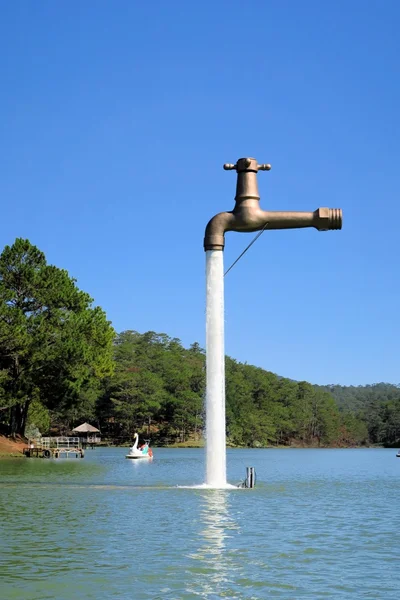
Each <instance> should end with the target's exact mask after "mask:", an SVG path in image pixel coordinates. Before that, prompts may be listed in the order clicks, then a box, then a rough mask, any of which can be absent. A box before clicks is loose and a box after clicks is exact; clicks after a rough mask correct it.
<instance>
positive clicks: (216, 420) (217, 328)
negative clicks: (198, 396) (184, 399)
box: [206, 250, 230, 488]
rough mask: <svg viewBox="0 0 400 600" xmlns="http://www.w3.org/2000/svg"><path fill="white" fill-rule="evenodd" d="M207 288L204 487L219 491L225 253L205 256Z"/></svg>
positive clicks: (223, 462)
mask: <svg viewBox="0 0 400 600" xmlns="http://www.w3.org/2000/svg"><path fill="white" fill-rule="evenodd" d="M206 286H207V299H206V306H207V308H206V314H207V317H206V371H207V378H206V485H208V486H210V487H215V488H222V487H227V482H226V440H225V350H224V253H223V252H222V251H221V250H208V251H207V252H206ZM229 487H230V486H229Z"/></svg>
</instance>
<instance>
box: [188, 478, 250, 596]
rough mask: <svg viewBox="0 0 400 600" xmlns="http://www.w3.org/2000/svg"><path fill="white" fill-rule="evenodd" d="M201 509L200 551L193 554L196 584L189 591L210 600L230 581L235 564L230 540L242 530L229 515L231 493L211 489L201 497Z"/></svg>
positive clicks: (193, 582)
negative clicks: (235, 533) (229, 543)
mask: <svg viewBox="0 0 400 600" xmlns="http://www.w3.org/2000/svg"><path fill="white" fill-rule="evenodd" d="M202 499H203V502H202V505H201V508H200V526H201V529H200V531H199V538H198V542H199V548H198V550H197V552H194V553H191V554H190V555H189V558H191V559H192V560H193V566H192V567H191V571H192V572H193V574H194V578H193V581H192V582H191V584H190V586H189V587H188V592H189V593H192V594H195V595H198V596H201V597H205V598H208V597H209V594H216V593H219V591H220V590H221V589H225V587H226V585H227V584H228V583H229V582H230V575H231V574H232V570H233V565H232V559H231V554H230V552H229V551H228V548H227V543H226V542H227V539H228V538H230V537H231V536H232V532H233V531H234V530H236V531H238V529H239V527H238V525H237V523H235V521H234V519H232V517H231V516H230V515H229V511H228V500H229V492H227V491H224V490H210V491H209V493H206V494H204V496H203V497H202Z"/></svg>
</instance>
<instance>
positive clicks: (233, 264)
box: [224, 221, 268, 277]
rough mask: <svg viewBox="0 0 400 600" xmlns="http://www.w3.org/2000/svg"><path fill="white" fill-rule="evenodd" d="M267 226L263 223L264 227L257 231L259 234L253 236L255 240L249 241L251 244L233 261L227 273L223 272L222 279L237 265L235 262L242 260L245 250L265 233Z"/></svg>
mask: <svg viewBox="0 0 400 600" xmlns="http://www.w3.org/2000/svg"><path fill="white" fill-rule="evenodd" d="M267 225H268V221H267V222H266V223H265V225H264V227H263V228H262V229H261V231H259V232H258V233H257V235H256V236H255V238H253V239H252V240H251V242H250V244H249V245H248V246H247V248H245V249H244V250H243V252H242V253H241V254H239V256H238V257H237V259H236V260H235V261H234V262H233V263H232V264H231V266H230V267H229V269H228V270H227V271H225V273H224V277H226V275H228V273H229V271H230V270H231V269H233V267H234V266H235V265H236V263H237V262H239V260H240V259H241V258H242V256H243V255H244V254H246V252H247V250H249V248H250V247H251V246H252V245H253V244H254V242H256V241H257V240H258V238H259V237H260V235H261V234H262V233H264V231H265V229H266V227H267Z"/></svg>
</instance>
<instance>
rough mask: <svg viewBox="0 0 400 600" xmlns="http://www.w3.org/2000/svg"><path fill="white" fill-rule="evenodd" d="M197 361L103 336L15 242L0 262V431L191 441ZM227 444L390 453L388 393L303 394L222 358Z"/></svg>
mask: <svg viewBox="0 0 400 600" xmlns="http://www.w3.org/2000/svg"><path fill="white" fill-rule="evenodd" d="M204 394H205V353H204V350H203V349H202V348H200V346H199V344H197V343H194V344H192V345H191V346H190V348H184V347H183V346H182V344H181V342H180V340H178V339H175V338H171V337H169V336H168V335H166V334H164V333H155V332H152V331H149V332H146V333H138V332H136V331H124V332H122V333H119V334H115V332H114V330H113V328H112V326H111V324H110V323H109V322H108V321H107V319H106V315H105V313H104V312H103V311H102V310H101V309H100V308H99V307H93V306H92V299H91V298H90V297H89V295H88V294H86V293H85V292H83V291H81V290H79V289H78V287H77V286H76V282H75V280H74V279H72V278H71V277H70V276H69V275H68V273H67V272H66V271H65V270H62V269H59V268H57V267H54V266H51V265H48V264H47V262H46V259H45V256H44V255H43V253H42V252H40V250H38V249H37V248H36V247H35V246H32V244H30V242H29V241H28V240H22V239H17V240H16V241H15V243H14V244H13V245H12V246H11V247H9V246H6V247H5V249H4V251H3V253H2V254H1V256H0V431H1V432H3V433H7V434H15V433H20V434H23V433H24V432H25V433H26V432H29V431H30V432H32V431H35V430H37V429H39V430H40V431H41V433H48V432H56V431H58V432H61V433H68V432H69V431H70V430H71V429H72V428H73V427H74V426H76V425H78V424H80V423H81V422H82V421H90V422H92V423H94V424H97V426H98V427H99V428H100V429H101V431H102V434H103V436H109V437H110V438H113V439H115V440H120V441H122V440H126V441H128V440H130V439H132V435H133V433H134V431H136V430H138V431H140V432H141V433H144V434H148V435H150V436H151V438H152V441H153V442H155V443H157V442H158V443H170V442H176V441H180V442H186V441H188V440H200V439H201V437H202V434H203V426H204V414H203V410H204ZM226 418H227V439H228V443H229V444H231V445H234V446H267V445H293V444H295V445H304V446H310V445H311V446H317V445H324V446H349V445H361V444H370V443H384V444H396V443H397V442H398V441H399V438H400V389H399V387H398V386H395V385H389V384H376V385H372V386H364V387H342V386H339V385H330V386H325V387H322V386H313V385H311V384H310V383H307V382H305V381H302V382H296V381H291V380H289V379H285V378H282V377H278V376H277V375H275V374H273V373H270V372H268V371H265V370H263V369H261V368H258V367H255V366H252V365H248V364H242V363H239V362H237V361H236V360H234V359H233V358H230V357H226Z"/></svg>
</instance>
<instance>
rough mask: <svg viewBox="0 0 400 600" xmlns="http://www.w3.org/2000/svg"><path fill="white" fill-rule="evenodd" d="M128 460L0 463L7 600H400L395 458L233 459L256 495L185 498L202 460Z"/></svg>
mask: <svg viewBox="0 0 400 600" xmlns="http://www.w3.org/2000/svg"><path fill="white" fill-rule="evenodd" d="M126 451H127V450H126V449H124V448H104V449H96V450H87V452H86V456H85V458H84V460H80V459H75V458H74V459H68V460H66V459H62V460H61V459H60V460H58V461H52V460H40V459H17V460H11V459H8V460H2V461H1V460H0V598H2V599H4V600H17V599H18V600H36V599H37V600H39V599H40V600H46V599H52V600H53V599H55V600H72V599H74V600H75V599H77V600H88V599H92V598H93V599H96V600H103V599H104V600H106V599H107V600H114V599H124V600H125V599H126V600H131V599H132V600H147V599H151V600H157V599H163V600H164V599H173V600H181V599H182V600H184V599H197V598H207V599H210V600H211V599H214V598H215V599H217V598H229V599H230V598H232V599H233V598H240V599H246V600H247V599H248V600H250V599H252V600H261V599H269V598H288V599H289V598H290V599H292V598H293V599H298V598H301V599H303V598H308V599H310V600H315V599H319V598H337V599H339V598H340V599H341V598H343V599H353V598H354V599H355V598H359V599H363V600H364V599H367V598H371V599H374V600H378V599H385V600H395V599H396V600H398V598H399V597H400V574H399V567H398V562H399V548H400V546H399V542H400V459H397V458H396V456H395V454H396V451H395V450H384V449H363V450H294V449H293V450H292V449H287V450H274V449H271V450H270V449H268V450H229V451H228V457H227V463H228V481H230V482H231V483H237V482H239V481H240V480H243V479H244V477H245V472H246V466H253V467H255V469H256V473H257V486H256V488H255V489H253V490H243V489H234V490H207V489H188V488H185V487H177V486H191V485H193V484H194V485H196V484H201V483H202V482H203V481H204V451H203V450H200V449H199V450H197V449H193V450H191V449H187V450H183V449H182V450H181V449H155V450H154V454H155V459H154V461H153V462H152V463H146V462H136V461H130V460H125V458H124V456H125V454H126Z"/></svg>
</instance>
